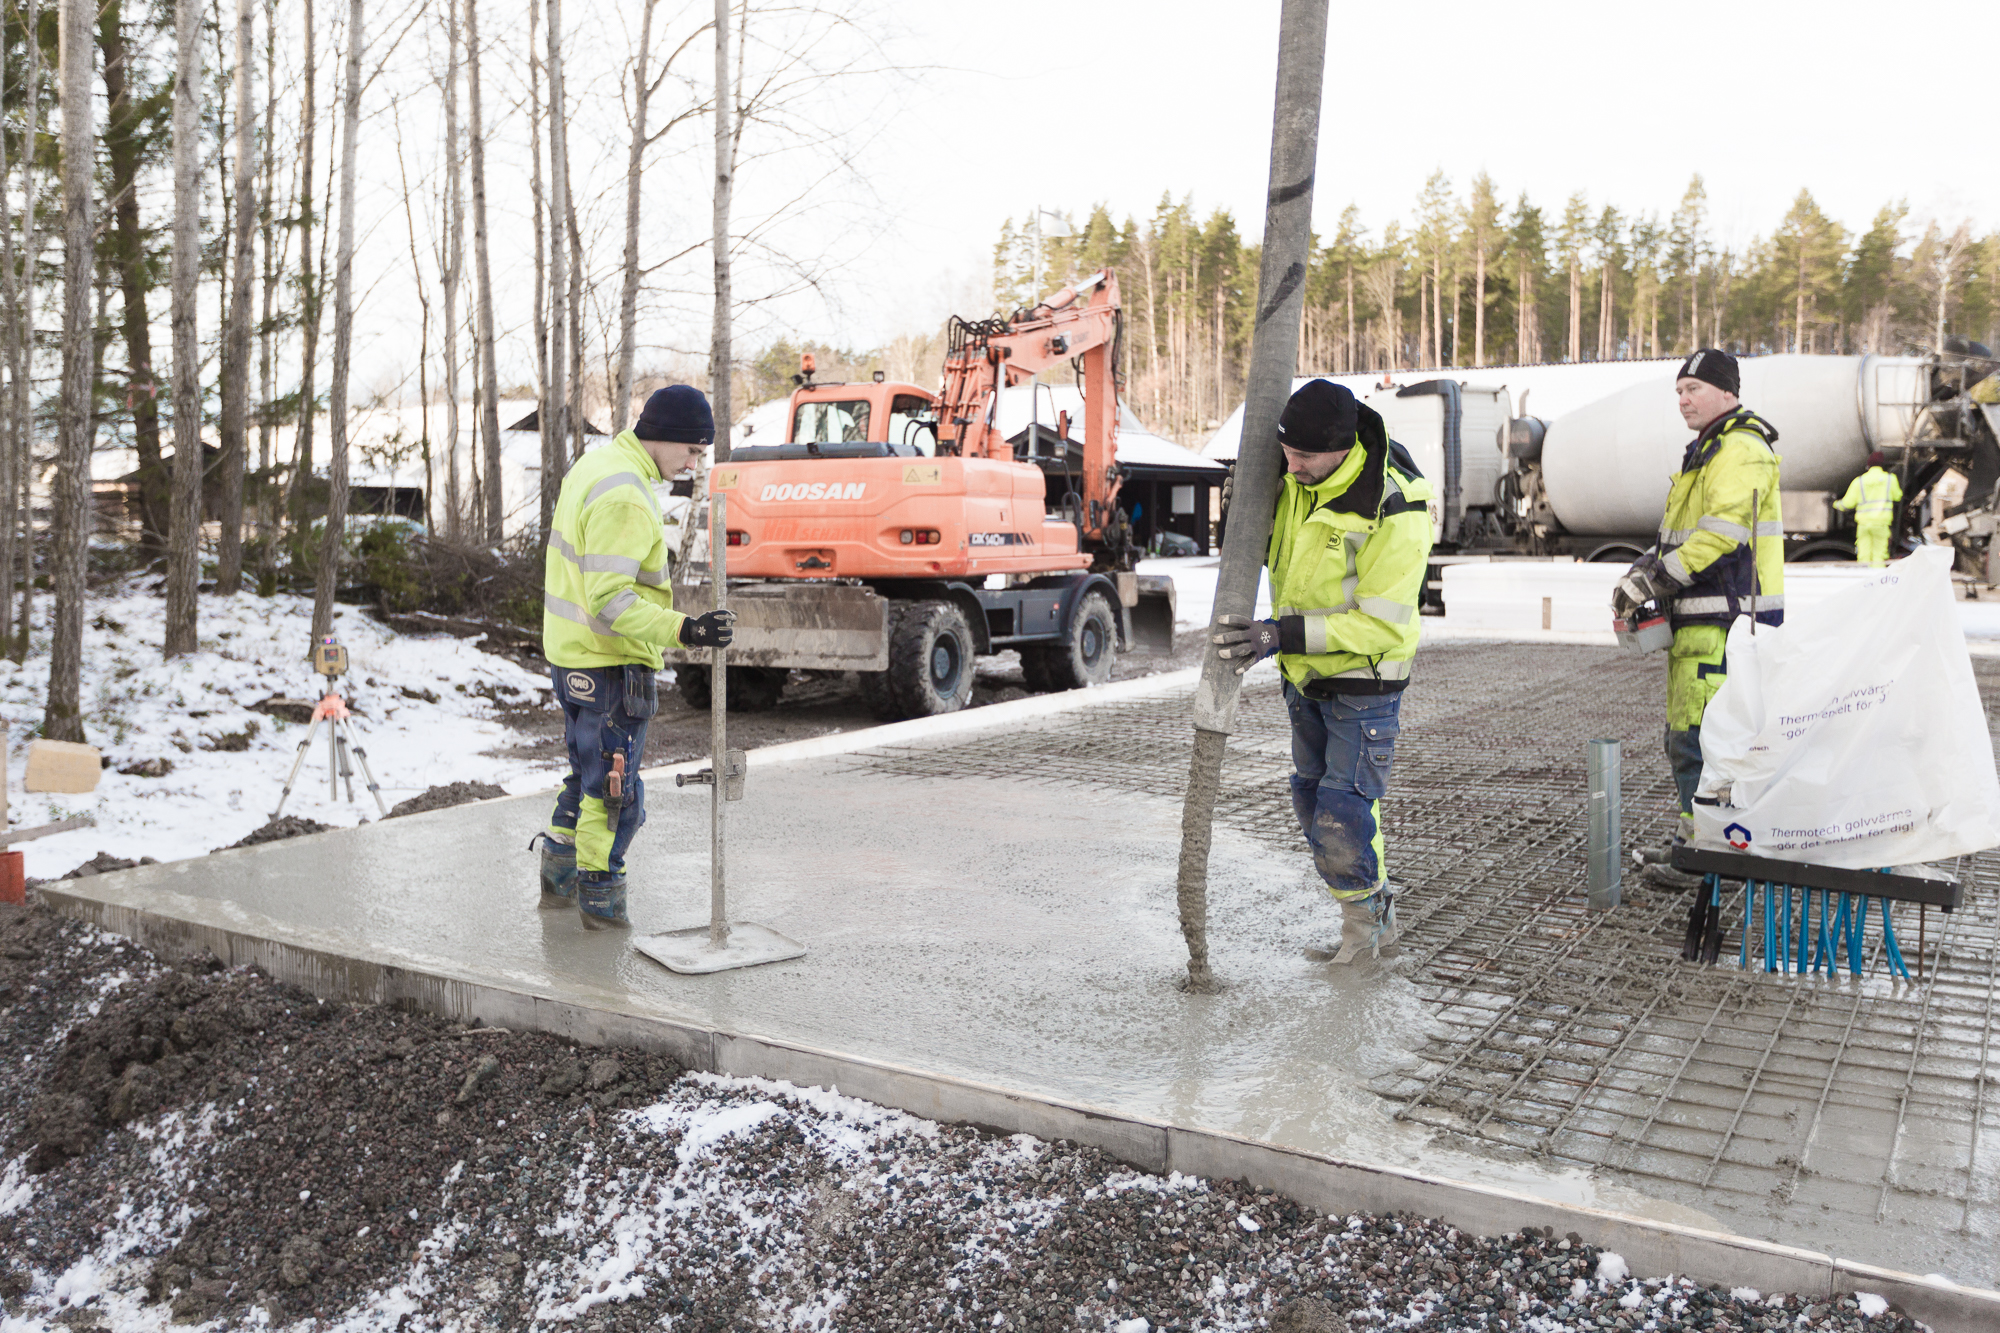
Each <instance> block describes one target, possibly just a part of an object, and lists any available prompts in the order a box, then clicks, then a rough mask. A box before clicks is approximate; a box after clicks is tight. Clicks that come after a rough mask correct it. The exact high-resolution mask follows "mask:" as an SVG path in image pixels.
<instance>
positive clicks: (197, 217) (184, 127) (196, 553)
mask: <svg viewBox="0 0 2000 1333" xmlns="http://www.w3.org/2000/svg"><path fill="white" fill-rule="evenodd" d="M174 33H175V41H176V44H177V46H178V48H179V53H180V63H179V67H178V69H177V71H176V73H175V76H174V244H173V260H172V263H173V276H172V282H173V311H172V329H173V335H172V341H173V349H174V498H173V521H172V522H171V523H169V524H168V525H167V635H166V645H165V647H166V655H167V656H168V657H179V656H180V655H181V654H183V653H191V652H193V651H194V650H195V585H196V584H197V583H199V582H200V580H201V471H202V468H201V462H202V459H201V342H200V316H199V313H198V312H197V311H196V309H195V297H196V285H197V284H198V283H199V282H200V281H201V3H200V0H178V2H177V4H176V5H175V8H174Z"/></svg>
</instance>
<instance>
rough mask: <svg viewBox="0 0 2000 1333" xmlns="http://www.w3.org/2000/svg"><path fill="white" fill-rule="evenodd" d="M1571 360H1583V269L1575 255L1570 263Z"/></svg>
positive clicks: (1573, 361)
mask: <svg viewBox="0 0 2000 1333" xmlns="http://www.w3.org/2000/svg"><path fill="white" fill-rule="evenodd" d="M1569 359H1570V361H1571V362H1572V363H1575V362H1578V361H1581V360H1583V269H1582V267H1581V266H1580V265H1579V264H1578V262H1577V258H1576V256H1574V255H1572V256H1571V257H1570V261H1569Z"/></svg>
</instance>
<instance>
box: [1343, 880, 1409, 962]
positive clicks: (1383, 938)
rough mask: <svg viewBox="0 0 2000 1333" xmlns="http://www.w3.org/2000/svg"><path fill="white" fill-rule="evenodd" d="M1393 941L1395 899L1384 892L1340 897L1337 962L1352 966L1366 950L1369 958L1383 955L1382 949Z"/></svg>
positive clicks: (1394, 931)
mask: <svg viewBox="0 0 2000 1333" xmlns="http://www.w3.org/2000/svg"><path fill="white" fill-rule="evenodd" d="M1395 942H1396V900H1395V898H1394V896H1393V895H1391V894H1389V893H1387V892H1378V893H1373V894H1370V895H1369V896H1368V897H1366V898H1343V899H1342V900H1341V903H1340V952H1339V953H1336V954H1335V955H1334V956H1333V961H1334V962H1336V963H1351V962H1353V961H1354V960H1355V959H1356V958H1358V957H1360V956H1361V951H1362V950H1363V949H1366V950H1367V951H1368V956H1369V957H1370V958H1380V957H1381V956H1382V946H1383V945H1385V944H1394V943H1395Z"/></svg>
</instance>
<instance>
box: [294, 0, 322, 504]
mask: <svg viewBox="0 0 2000 1333" xmlns="http://www.w3.org/2000/svg"><path fill="white" fill-rule="evenodd" d="M300 8H301V10H302V12H303V19H304V42H305V50H304V53H303V59H302V63H301V66H300V73H301V76H302V80H301V84H302V86H301V89H300V92H301V99H300V104H299V325H300V329H299V408H298V416H297V418H296V419H295V430H294V432H293V437H292V499H291V510H292V524H293V526H294V527H295V528H298V529H299V530H301V531H303V530H304V528H305V525H306V498H307V496H308V495H309V494H310V492H311V485H312V474H313V417H314V415H315V414H316V410H317V406H318V404H317V402H316V397H317V395H316V393H315V385H314V383H313V380H314V372H315V370H316V369H317V367H318V365H319V317H320V290H321V289H320V279H319V278H318V277H317V276H316V275H315V274H314V273H313V218H314V216H315V215H314V210H313V140H314V136H315V135H316V134H317V133H318V130H319V108H318V107H317V106H316V105H315V102H314V92H315V88H314V82H313V75H314V71H315V70H316V68H317V67H318V64H319V57H318V53H317V52H315V50H314V49H313V35H314V34H313V0H301V5H300Z"/></svg>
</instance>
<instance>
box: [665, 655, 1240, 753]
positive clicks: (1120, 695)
mask: <svg viewBox="0 0 2000 1333" xmlns="http://www.w3.org/2000/svg"><path fill="white" fill-rule="evenodd" d="M1200 679H1201V668H1200V667H1183V668H1182V669H1181V670H1179V671H1162V672H1159V673H1158V674H1156V675H1151V676H1134V677H1132V678H1131V679H1130V680H1114V681H1112V682H1111V683H1110V684H1109V685H1097V686H1093V687H1092V688H1090V689H1083V690H1057V691H1055V692H1054V693H1052V694H1037V695H1032V696H1030V697H1029V698H1026V699H1009V700H1008V701H1007V702H1006V703H999V704H986V705H984V706H983V707H980V708H962V709H960V710H959V711H958V712H956V713H945V714H942V715H941V716H938V717H913V718H909V719H907V720H905V721H902V722H884V723H882V724H880V725H879V726H873V727H861V728H858V729H857V730H854V731H835V732H829V733H828V734H826V735H824V736H809V737H807V738H806V739H804V740H798V741H784V742H782V743H780V744H777V745H766V746H762V747H761V748H759V749H755V750H752V751H750V752H749V754H750V759H751V760H752V761H753V763H754V762H758V761H761V762H763V763H778V764H783V763H792V762H794V761H797V760H800V759H822V758H825V757H826V756H828V755H836V754H852V753H854V752H855V751H857V750H871V749H874V748H875V747H876V746H879V745H901V744H904V743H905V742H908V741H919V740H931V739H933V738H935V737H938V736H953V735H958V734H961V733H964V732H970V731H985V730H988V729H990V728H993V727H1004V726H1009V725H1012V724H1014V723H1017V722H1025V721H1028V720H1030V719H1032V718H1038V717H1053V716H1055V715H1056V714H1059V713H1067V712H1070V711H1072V710H1074V709H1077V708H1083V707H1086V706H1089V705H1093V704H1102V703H1119V702H1122V701H1124V700H1126V699H1143V698H1145V697H1147V696H1148V695H1153V694H1164V693H1168V692H1171V691H1174V690H1179V689H1188V690H1192V689H1193V688H1194V684H1195V682H1196V681H1198V680H1200ZM1190 726H1192V724H1190ZM707 764H708V761H707V760H706V759H690V760H687V761H686V762H684V763H679V764H664V765H662V766H660V767H659V768H648V769H645V770H643V774H644V776H645V777H647V778H651V777H652V776H653V775H655V774H660V775H663V776H667V777H671V776H672V775H673V774H675V773H692V772H694V771H695V770H697V769H700V768H704V767H706V766H707Z"/></svg>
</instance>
